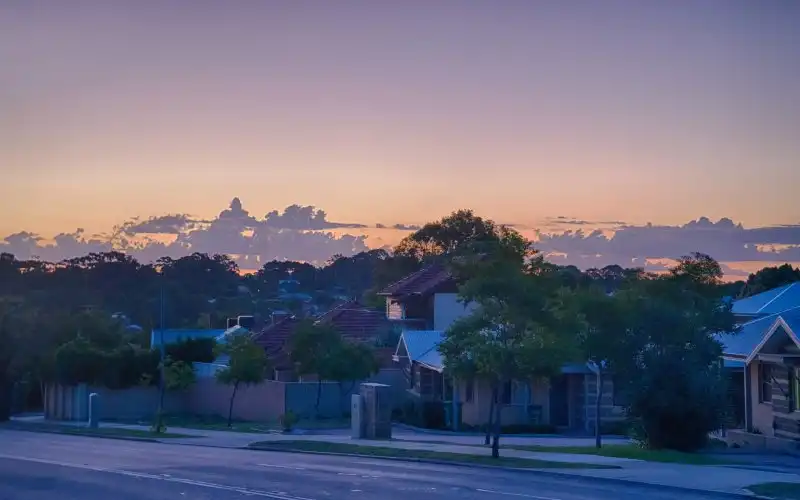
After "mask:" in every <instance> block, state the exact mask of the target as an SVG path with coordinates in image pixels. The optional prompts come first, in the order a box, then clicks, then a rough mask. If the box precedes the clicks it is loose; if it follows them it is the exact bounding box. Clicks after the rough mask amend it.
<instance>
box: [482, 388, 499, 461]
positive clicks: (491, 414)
mask: <svg viewBox="0 0 800 500" xmlns="http://www.w3.org/2000/svg"><path fill="white" fill-rule="evenodd" d="M496 403H497V385H495V384H492V399H491V401H489V421H488V422H487V423H486V435H485V436H484V440H483V444H484V445H485V446H489V443H490V439H491V437H492V428H493V425H492V424H493V423H494V407H495V404H496Z"/></svg>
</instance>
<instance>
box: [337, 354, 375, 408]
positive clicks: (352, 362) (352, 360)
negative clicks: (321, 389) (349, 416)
mask: <svg viewBox="0 0 800 500" xmlns="http://www.w3.org/2000/svg"><path fill="white" fill-rule="evenodd" d="M327 365H328V366H327V367H326V368H327V370H326V373H325V374H324V375H325V379H326V380H331V381H333V382H336V383H337V384H338V386H339V398H340V399H341V400H342V401H340V405H339V406H340V407H341V408H344V401H343V400H344V397H345V395H346V394H347V393H349V392H350V391H351V390H353V386H354V385H355V383H356V382H359V381H362V380H366V379H368V378H369V377H371V376H372V375H374V374H375V373H377V371H378V368H379V367H378V361H377V360H376V359H375V352H374V351H373V350H372V348H371V347H370V346H368V345H366V344H361V343H356V342H347V341H344V340H342V341H341V342H339V345H338V347H337V348H336V349H335V350H334V351H333V352H332V353H331V356H330V362H329V363H327ZM347 383H349V386H348V387H347V389H345V384H347Z"/></svg>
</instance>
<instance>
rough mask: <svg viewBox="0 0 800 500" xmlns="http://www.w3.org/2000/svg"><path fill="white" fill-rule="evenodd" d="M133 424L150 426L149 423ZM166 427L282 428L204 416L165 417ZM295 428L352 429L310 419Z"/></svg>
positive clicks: (346, 423)
mask: <svg viewBox="0 0 800 500" xmlns="http://www.w3.org/2000/svg"><path fill="white" fill-rule="evenodd" d="M131 423H136V424H144V425H149V422H131ZM164 425H166V426H167V428H168V429H169V428H171V427H173V428H174V427H177V428H181V427H182V428H184V429H197V430H205V431H227V432H244V433H248V434H265V433H272V432H276V431H280V430H281V426H280V424H279V423H278V422H249V421H242V420H238V421H237V420H234V421H233V422H232V423H231V426H230V427H228V420H227V419H225V418H222V417H214V416H202V415H165V416H164ZM294 427H295V429H302V430H323V429H347V428H349V427H350V421H349V420H343V419H320V420H313V419H308V420H301V421H300V422H298V423H297V424H295V426H294Z"/></svg>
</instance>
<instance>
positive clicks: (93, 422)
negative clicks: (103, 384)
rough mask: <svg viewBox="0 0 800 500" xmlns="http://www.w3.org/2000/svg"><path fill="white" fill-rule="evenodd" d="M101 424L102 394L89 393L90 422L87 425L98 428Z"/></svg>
mask: <svg viewBox="0 0 800 500" xmlns="http://www.w3.org/2000/svg"><path fill="white" fill-rule="evenodd" d="M99 425H100V395H99V394H97V393H96V392H93V393H91V394H89V422H88V425H87V427H89V428H92V429H97V427H98V426H99Z"/></svg>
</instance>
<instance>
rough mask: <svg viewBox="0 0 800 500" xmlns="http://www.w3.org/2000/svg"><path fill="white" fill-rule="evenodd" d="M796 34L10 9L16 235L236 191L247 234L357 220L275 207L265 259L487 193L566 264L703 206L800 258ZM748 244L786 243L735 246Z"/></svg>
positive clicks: (521, 11)
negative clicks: (594, 242) (280, 235)
mask: <svg viewBox="0 0 800 500" xmlns="http://www.w3.org/2000/svg"><path fill="white" fill-rule="evenodd" d="M798 25H800V2H796V1H793V0H783V1H780V0H762V1H758V2H753V1H751V0H696V1H676V2H641V1H635V0H629V1H622V0H606V1H603V2H593V1H588V0H583V1H582V0H572V1H563V0H558V1H556V0H553V1H547V0H541V1H538V0H537V1H528V0H503V1H491V0H437V1H436V2H431V1H426V0H405V1H403V2H370V1H368V0H361V1H356V0H336V1H331V2H316V1H305V0H285V1H282V0H273V1H269V2H246V1H240V2H227V1H223V0H216V1H211V0H191V1H190V0H185V1H179V0H164V1H160V2H138V1H132V0H130V1H122V0H116V1H115V0H97V1H89V0H73V1H70V2H63V1H61V0H51V1H37V0H5V1H4V2H2V4H0V174H1V175H2V182H0V213H2V217H0V241H5V243H0V245H5V247H6V249H13V250H15V251H16V252H17V253H20V252H22V253H23V254H24V253H25V252H28V253H30V254H48V252H50V253H52V255H53V256H62V255H69V254H71V253H75V252H78V253H79V252H83V251H85V250H86V249H87V248H89V247H86V246H80V245H81V244H86V245H88V244H89V243H90V242H92V241H94V242H95V243H96V244H97V245H107V244H109V243H108V241H107V239H108V238H107V237H108V235H109V233H111V232H113V231H112V228H114V227H115V226H120V225H123V224H125V223H126V222H130V221H131V220H132V218H135V217H138V218H139V219H137V220H138V221H139V222H142V221H147V220H149V219H150V218H151V217H161V216H164V215H166V214H173V215H174V214H187V220H188V219H191V220H192V221H194V222H193V223H197V221H205V225H203V229H202V230H203V231H206V230H208V227H207V226H209V221H212V220H216V218H218V214H220V210H223V209H224V208H225V207H228V206H229V205H230V203H231V200H232V199H233V198H235V197H238V198H239V199H240V200H241V201H240V203H241V204H244V205H245V208H243V209H242V210H246V211H248V212H249V214H252V215H248V216H247V217H251V218H252V220H251V222H247V223H245V222H244V221H245V220H250V219H246V218H245V219H241V218H239V219H236V220H238V221H239V222H238V223H237V224H239V225H242V224H244V226H247V227H250V228H251V229H249V230H250V231H252V227H253V224H254V222H253V221H255V223H257V224H256V225H259V224H261V225H263V224H264V223H265V221H266V220H267V219H266V218H265V216H266V214H268V213H270V212H271V211H273V210H278V211H279V212H281V213H282V211H283V210H284V208H285V207H290V206H292V205H297V206H299V207H311V206H313V207H319V208H321V209H324V211H325V220H327V221H344V222H336V223H337V224H342V223H344V224H349V225H350V226H351V227H348V228H342V227H339V226H336V227H326V228H320V229H326V230H329V231H332V233H331V234H332V236H331V235H328V236H329V237H330V238H332V240H331V241H334V243H332V244H331V243H330V242H328V240H325V239H324V238H325V237H324V236H321V234H323V233H324V232H323V233H319V232H315V233H313V235H312V234H311V233H308V232H303V231H305V230H299V229H297V228H278V227H277V226H275V224H277V222H275V220H277V219H273V223H272V225H271V226H270V231H273V232H275V231H280V230H286V231H289V232H288V233H287V236H286V238H284V239H285V240H286V241H283V240H281V241H283V243H278V242H277V240H276V241H272V240H270V243H269V245H272V246H274V247H275V250H272V249H269V250H265V249H264V248H266V247H264V248H261V250H259V251H258V252H256V253H258V254H259V255H261V256H266V255H283V256H284V257H283V258H291V257H292V255H291V254H292V253H293V252H295V251H298V252H300V253H302V252H305V253H307V254H308V255H312V256H315V257H319V256H324V254H326V253H327V252H328V251H329V250H331V251H333V253H336V252H335V251H334V250H337V249H339V250H341V249H342V248H344V249H348V248H349V249H350V250H355V249H359V248H361V246H360V244H359V243H356V242H359V241H360V242H361V243H363V245H365V246H367V247H379V246H383V245H389V244H391V243H393V242H396V241H397V240H398V239H399V238H400V237H402V236H403V235H404V234H405V233H404V232H403V230H400V229H383V228H375V225H376V224H382V225H386V226H393V225H395V224H402V225H407V226H413V225H418V224H422V223H424V222H426V221H429V220H433V219H437V218H440V217H441V216H443V215H447V214H448V213H450V212H451V211H453V210H455V209H459V208H472V209H474V210H475V211H476V212H477V213H478V214H479V215H483V216H486V217H490V218H492V219H494V220H497V221H498V222H503V223H510V224H516V225H518V226H519V227H525V228H528V229H529V230H530V231H534V230H535V229H540V230H541V231H545V232H547V233H548V234H549V235H550V236H548V237H547V238H550V239H547V238H545V239H541V238H540V239H541V241H542V242H543V243H541V244H543V245H544V244H546V242H550V241H552V242H553V244H552V245H555V242H559V243H558V245H555V246H559V247H560V248H562V249H561V250H559V249H555V250H553V252H555V253H563V252H566V251H567V250H570V251H572V257H570V259H571V258H574V257H575V255H576V252H577V250H576V246H575V245H583V246H581V247H580V248H581V250H580V251H582V252H589V253H591V252H593V251H595V250H604V251H605V252H606V254H605V257H603V259H606V260H607V259H608V258H611V257H612V256H613V258H619V259H622V260H624V261H625V262H621V263H626V262H627V260H626V259H627V258H628V257H630V256H631V255H633V254H635V255H639V253H640V252H642V251H644V250H642V249H641V248H637V249H636V250H635V251H634V250H633V249H632V248H631V249H627V248H626V249H623V250H620V249H619V248H618V247H619V246H620V245H622V243H623V242H625V241H628V243H626V244H627V245H630V246H635V245H634V243H631V242H630V241H629V240H630V235H631V234H632V233H625V232H619V229H620V228H622V227H626V228H629V229H627V230H628V231H632V230H633V229H630V228H639V229H637V230H638V231H640V232H641V231H642V230H643V229H642V228H644V229H646V227H647V226H646V225H647V224H648V223H652V224H653V225H655V226H659V227H661V226H664V227H671V228H673V229H675V230H677V231H682V230H683V231H685V228H683V229H681V228H682V227H683V226H684V225H686V224H687V223H688V222H689V221H695V220H700V221H701V222H700V223H701V224H705V222H704V221H705V220H706V219H702V218H703V217H705V218H707V220H708V221H709V223H712V222H713V223H716V221H719V220H720V219H723V220H724V221H728V222H731V224H732V225H733V227H734V228H735V227H738V224H742V230H743V231H745V232H747V231H750V230H755V231H758V230H759V229H763V231H761V232H760V233H759V232H756V233H748V234H750V235H751V236H748V237H747V238H746V239H747V240H748V242H749V243H743V242H742V241H739V240H737V241H736V243H731V244H734V245H735V248H734V249H731V250H729V251H728V253H730V254H731V255H729V256H728V257H730V258H733V257H736V259H738V260H742V261H744V260H748V261H761V260H766V261H774V260H781V259H784V258H785V259H786V260H798V261H800V255H798V252H800V250H798V249H797V248H791V247H786V245H798V244H800V228H798V227H796V226H798V225H800V200H798V197H797V186H800V168H799V167H798V162H799V160H800V141H798V140H797V131H798V130H800V85H798V84H797V82H798V80H800V30H798V29H797V26H798ZM240 208H241V207H240ZM234 212H235V213H234V215H236V213H238V212H236V211H234ZM237 217H238V216H237ZM302 217H305V215H303V216H302ZM302 217H301V218H302ZM234 219H235V217H234ZM287 220H288V219H287ZM564 221H571V222H584V224H565V223H563V222H564ZM226 223H227V222H226ZM587 223H588V224H587ZM612 223H615V224H612ZM278 225H281V224H278ZM353 225H363V226H366V227H352V226H353ZM723 225H725V226H726V227H727V222H725V223H724V224H723ZM775 226H786V227H783V228H781V230H780V231H778V232H779V233H780V234H781V235H782V236H780V237H777V236H770V237H768V238H767V237H766V236H764V235H766V234H767V233H765V232H764V231H769V228H774V227H775ZM128 227H131V226H130V224H129V226H128ZM578 227H580V228H582V229H584V231H585V232H584V233H582V234H581V236H580V237H576V236H575V234H574V233H567V235H566V236H564V235H560V233H563V232H564V231H568V230H570V229H572V230H575V229H577V228H578ZM78 228H80V229H81V231H79V232H76V230H77V229H78ZM198 228H199V226H197V227H194V229H191V230H195V231H197V230H199V229H198ZM237 228H238V226H237ZM597 228H601V229H605V230H606V231H611V233H607V232H604V233H602V234H603V237H604V238H607V239H608V238H611V239H609V241H613V240H614V239H616V240H617V242H616V243H614V245H615V246H614V250H613V252H612V249H611V248H610V247H603V248H597V249H595V248H590V247H587V246H586V245H587V242H586V241H584V240H588V239H590V238H587V236H589V235H590V234H591V230H592V229H597ZM691 228H692V227H690V228H689V229H691ZM239 229H241V228H239ZM720 229H721V227H717V228H716V229H715V230H720ZM215 230H216V229H215ZM264 230H265V231H266V229H264ZM614 230H617V234H619V235H620V237H619V238H614V237H612V236H609V235H613V234H614V233H613V231H614ZM181 231H184V232H186V231H190V229H189V228H188V227H184V228H183V229H181ZM220 231H221V229H220ZM226 231H228V233H230V234H234V233H235V232H236V229H233V228H232V227H228V228H227V229H226ZM292 231H293V232H292ZM294 233H297V234H294ZM773 233H774V231H773ZM773 233H769V234H773ZM137 234H139V233H137ZM142 234H144V233H142ZM154 234H155V235H156V236H158V234H161V233H146V234H144V236H142V235H141V234H140V236H139V237H137V238H138V239H137V238H134V239H137V241H142V238H144V237H146V238H152V237H154ZM170 234H171V235H172V239H175V234H176V233H170ZM181 234H183V233H181ZM226 234H227V233H226ZM536 234H538V233H536ZM625 234H628V235H629V236H627V237H624V238H623V235H625ZM646 234H650V233H646ZM682 234H683V233H682ZM754 234H759V235H761V236H759V238H766V239H768V240H770V241H768V242H766V243H768V244H769V245H773V246H774V245H778V247H779V249H780V252H779V253H781V252H783V253H782V254H781V255H780V256H779V257H775V256H774V255H768V256H767V257H769V258H768V259H762V258H761V257H764V256H763V255H751V254H747V255H743V254H741V251H740V250H741V249H740V248H739V246H741V245H747V244H750V245H755V243H765V242H764V241H760V242H755V243H754V242H750V240H752V239H753V235H754ZM20 235H23V236H24V237H23V236H20ZM57 235H62V240H61V241H62V243H59V244H60V245H62V248H61V249H60V250H59V251H58V252H55V250H52V251H51V250H48V251H44V250H41V249H40V248H39V247H44V246H47V245H50V246H53V245H57V244H56V243H55V242H56V241H57V239H56V236H57ZM303 235H305V236H303ZM342 235H352V238H355V239H354V240H352V241H351V240H350V239H347V240H346V241H341V238H342ZM570 235H571V236H570ZM128 236H131V235H128ZM162 236H163V234H162ZM184 236H186V235H184ZM250 236H252V234H251V235H250ZM651 236H652V235H651ZM8 237H11V239H10V240H9V239H8ZM25 237H27V238H28V239H25ZM67 237H68V238H72V240H71V241H67V240H64V238H67ZM187 237H188V236H187ZM364 237H366V238H364ZM557 237H560V238H561V240H558V239H555V238H557ZM566 237H569V238H571V240H569V241H570V243H569V244H567V243H566V241H567V240H565V239H564V238H566ZM648 237H650V236H648ZM695 237H696V236H695ZM3 238H6V239H5V240H3ZM21 238H22V240H24V241H25V242H26V243H24V244H23V243H20V241H21ZM199 238H200V236H199V235H196V238H195V240H196V241H195V243H194V247H193V248H206V247H209V245H210V243H209V244H205V243H204V244H200V243H198V241H199ZM204 238H205V236H204ZM287 238H288V239H287ZM291 238H294V240H291ZM304 238H312V239H313V242H312V241H311V240H306V239H304ZM359 238H361V239H359ZM576 238H578V239H576ZM262 239H263V240H264V241H263V244H262V246H263V245H267V243H266V240H268V239H269V238H266V237H263V238H262ZM290 240H291V241H290ZM148 241H149V240H148ZM158 241H159V242H161V241H162V239H159V240H158ZM292 241H293V243H292ZM337 241H338V243H336V242H337ZM32 242H35V248H31V247H30V245H31V244H32ZM575 242H578V243H575ZM252 243H253V242H250V244H251V246H252ZM92 244H94V243H92ZM115 244H118V243H115ZM179 244H180V245H183V247H187V245H188V246H191V245H192V242H191V241H188V240H187V241H181V242H179ZM547 244H549V243H547ZM740 244H741V245H740ZM20 245H28V247H24V246H23V247H21V246H20ZM70 245H72V246H70ZM75 245H78V246H75ZM204 245H205V246H204ZM330 245H333V246H330ZM348 245H349V246H348ZM552 245H551V246H552ZM682 245H688V247H687V248H694V247H699V246H703V245H702V244H701V242H700V240H695V243H694V244H692V243H685V244H683V243H682ZM715 245H717V246H719V244H717V243H715ZM340 246H341V247H342V248H339V247H340ZM651 246H652V245H651ZM211 247H213V245H211V246H210V247H209V248H211ZM312 247H313V249H312V250H309V248H312ZM2 248H3V247H2V246H0V249H2ZM26 248H27V250H25V249H26ZM681 248H684V247H683V246H681ZM754 248H755V247H751V249H750V250H749V251H754ZM156 249H161V247H157V246H156V247H152V249H151V250H152V251H155V250H156ZM278 249H280V251H279V250H278ZM239 250H246V249H243V248H239ZM164 251H166V250H164ZM348 251H349V250H348ZM673 251H677V249H674V250H673ZM717 251H718V253H721V252H722V250H719V249H717ZM614 252H616V253H614ZM647 252H650V253H655V254H658V253H663V252H660V251H655V250H647ZM736 252H739V253H740V254H741V255H734V254H735V253H736ZM786 252H788V253H786ZM773 253H774V252H773ZM48 255H49V254H48ZM587 255H588V254H587ZM645 257H648V258H653V259H655V258H659V256H657V255H645ZM673 257H674V256H673ZM728 257H726V258H728ZM756 257H757V258H756ZM729 260H730V259H729ZM730 261H731V262H733V260H730Z"/></svg>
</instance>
